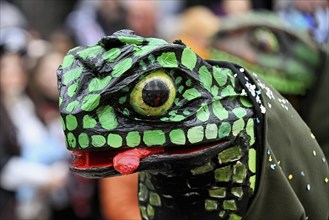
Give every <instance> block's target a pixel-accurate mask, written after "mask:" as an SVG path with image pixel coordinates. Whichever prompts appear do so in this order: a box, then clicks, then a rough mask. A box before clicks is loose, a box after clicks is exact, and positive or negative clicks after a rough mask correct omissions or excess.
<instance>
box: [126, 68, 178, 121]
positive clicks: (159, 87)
mask: <svg viewBox="0 0 329 220" xmlns="http://www.w3.org/2000/svg"><path fill="white" fill-rule="evenodd" d="M175 97H176V88H175V84H174V82H173V81H172V79H171V77H170V76H168V75H167V74H166V73H165V72H164V71H163V70H157V71H155V72H152V73H151V74H149V75H147V76H146V77H145V78H144V79H142V80H141V81H139V82H138V83H137V85H136V86H135V87H134V89H133V90H132V92H131V93H130V105H131V106H132V107H133V109H134V110H135V111H136V112H137V113H139V114H141V115H144V116H160V115H163V114H165V113H166V112H167V111H168V109H170V108H171V106H172V104H173V102H174V100H175Z"/></svg>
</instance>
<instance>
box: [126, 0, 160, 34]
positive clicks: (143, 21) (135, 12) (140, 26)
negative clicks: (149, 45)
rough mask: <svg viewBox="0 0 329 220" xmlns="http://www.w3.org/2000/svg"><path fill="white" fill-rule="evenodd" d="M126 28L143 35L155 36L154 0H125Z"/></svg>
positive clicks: (156, 18) (155, 3) (156, 17)
mask: <svg viewBox="0 0 329 220" xmlns="http://www.w3.org/2000/svg"><path fill="white" fill-rule="evenodd" d="M125 6H126V10H127V18H126V20H127V25H126V26H127V28H128V29H131V30H133V31H134V32H135V33H136V34H137V35H140V36H143V37H156V36H157V35H158V33H157V24H158V13H159V11H158V6H157V2H156V1H147V0H140V1H126V2H125Z"/></svg>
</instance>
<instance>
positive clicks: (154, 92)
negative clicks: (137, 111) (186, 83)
mask: <svg viewBox="0 0 329 220" xmlns="http://www.w3.org/2000/svg"><path fill="white" fill-rule="evenodd" d="M169 92H170V91H169V88H168V86H167V85H166V83H165V82H163V81H161V80H157V79H155V80H152V81H150V82H148V83H147V84H146V85H145V86H144V88H143V92H142V99H143V101H144V103H145V104H146V105H148V106H151V107H159V106H161V105H163V104H164V103H166V101H167V100H168V98H169Z"/></svg>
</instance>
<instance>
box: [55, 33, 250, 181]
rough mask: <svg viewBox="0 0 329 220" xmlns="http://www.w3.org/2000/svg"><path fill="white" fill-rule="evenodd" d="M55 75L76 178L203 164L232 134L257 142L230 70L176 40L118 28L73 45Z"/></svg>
mask: <svg viewBox="0 0 329 220" xmlns="http://www.w3.org/2000/svg"><path fill="white" fill-rule="evenodd" d="M57 75H58V86H59V93H60V98H59V102H60V112H61V118H62V122H63V129H64V133H65V137H66V141H67V148H68V150H70V151H72V154H73V155H74V157H73V161H72V169H73V170H74V171H76V172H78V173H80V174H81V175H84V176H88V177H104V176H113V175H119V174H120V173H121V174H129V173H132V172H136V171H142V170H155V171H157V170H161V169H162V168H163V166H166V167H167V168H168V167H170V166H176V168H177V167H179V166H180V162H182V161H185V163H186V161H187V160H188V161H189V162H188V163H191V164H193V166H198V165H199V166H201V165H202V164H204V163H205V160H204V158H205V157H207V156H209V155H210V154H214V155H217V154H216V153H218V152H219V151H220V150H223V149H224V148H225V146H226V147H227V146H228V145H229V144H232V142H233V140H236V139H237V137H242V136H243V137H244V140H245V143H246V144H247V145H248V146H250V145H251V144H253V143H254V134H253V125H254V122H253V119H252V118H251V116H252V115H253V110H252V104H251V103H250V102H249V100H248V98H247V94H246V92H245V91H244V89H242V88H241V86H240V84H239V83H238V81H237V79H236V77H235V76H234V74H233V71H232V70H231V69H230V68H224V67H219V66H218V65H215V64H211V63H209V62H207V61H205V60H203V59H201V58H200V57H199V56H198V55H197V54H195V53H194V52H193V51H192V50H191V49H190V48H189V47H187V46H185V45H184V44H183V43H182V42H180V41H176V42H174V43H173V44H169V43H167V42H166V41H164V40H161V39H157V38H142V37H140V36H136V35H135V34H134V33H133V32H131V31H129V30H122V31H119V32H116V33H114V34H113V35H111V36H107V37H104V38H103V39H101V40H100V41H99V42H98V43H97V44H96V45H92V46H84V47H83V46H80V47H76V48H74V49H72V50H70V51H69V52H68V54H67V55H66V56H65V58H64V60H63V63H62V64H61V66H60V67H59V69H58V71H57ZM236 150H237V151H238V152H240V150H239V149H236ZM240 153H241V152H240ZM170 161H176V163H175V164H176V165H172V164H171V165H170V166H169V165H167V162H170ZM185 167H186V166H185ZM187 167H188V166H187ZM188 169H190V168H188Z"/></svg>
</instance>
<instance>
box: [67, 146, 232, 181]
mask: <svg viewBox="0 0 329 220" xmlns="http://www.w3.org/2000/svg"><path fill="white" fill-rule="evenodd" d="M230 143H231V141H228V140H227V141H221V142H215V143H208V144H205V145H202V146H200V145H199V146H190V147H188V148H186V147H185V148H184V147H183V148H182V147H181V148H179V149H178V148H170V147H168V148H164V147H141V148H132V149H127V148H125V149H122V150H89V151H87V150H84V151H72V155H73V159H72V162H71V167H70V169H71V170H72V171H74V172H76V173H78V174H79V175H81V176H84V177H88V178H101V177H110V176H116V175H120V174H121V175H128V174H131V173H133V172H139V171H143V170H157V169H159V170H161V167H162V168H163V166H165V164H166V163H176V164H177V163H179V164H182V165H183V164H184V163H186V162H187V161H188V163H193V164H196V165H197V164H198V163H200V165H202V164H203V163H204V162H205V161H204V158H212V157H213V156H215V155H217V154H218V153H219V152H221V151H222V150H224V149H226V148H227V147H228V146H230V145H231V144H230Z"/></svg>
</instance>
